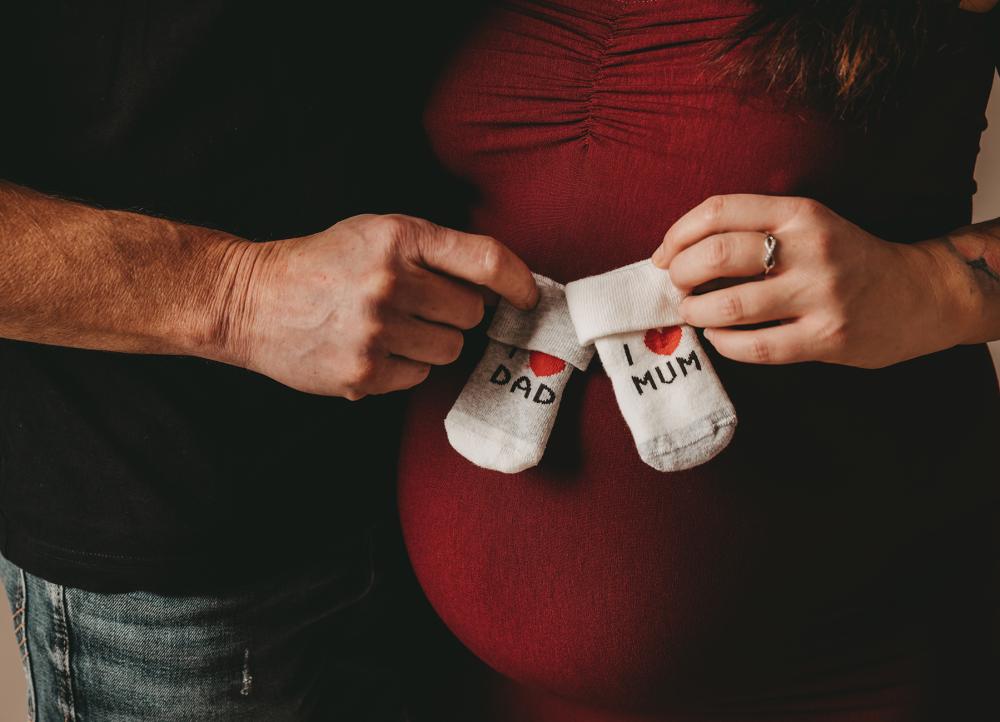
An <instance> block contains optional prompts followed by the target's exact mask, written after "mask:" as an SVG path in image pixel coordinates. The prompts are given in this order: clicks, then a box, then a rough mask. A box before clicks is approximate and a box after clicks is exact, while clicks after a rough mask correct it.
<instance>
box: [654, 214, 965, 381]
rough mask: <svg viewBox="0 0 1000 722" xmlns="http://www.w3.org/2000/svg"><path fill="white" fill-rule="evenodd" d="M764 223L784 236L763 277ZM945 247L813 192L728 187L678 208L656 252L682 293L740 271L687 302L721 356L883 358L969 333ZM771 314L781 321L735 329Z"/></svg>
mask: <svg viewBox="0 0 1000 722" xmlns="http://www.w3.org/2000/svg"><path fill="white" fill-rule="evenodd" d="M765 232H770V233H772V234H773V235H774V237H775V238H777V239H778V244H777V249H776V252H775V260H776V265H775V266H774V269H773V270H772V271H771V272H770V273H769V274H768V275H767V276H764V275H763V270H764V263H763V258H764V251H765V249H764V237H765ZM942 253H947V252H946V251H941V250H939V246H937V245H925V244H917V245H913V246H906V245H900V244H894V243H889V242H887V241H883V240H881V239H879V238H876V237H875V236H873V235H871V234H870V233H867V232H866V231H864V230H862V229H861V228H859V227H857V226H856V225H854V224H853V223H850V222H849V221H847V220H845V219H844V218H842V217H840V216H838V215H837V214H836V213H834V212H833V211H831V210H830V209H828V208H826V207H825V206H823V205H822V204H820V203H817V202H816V201H812V200H809V199H806V198H790V197H776V196H761V195H726V196H714V197H712V198H709V199H708V200H706V201H705V202H703V203H702V204H701V205H699V206H697V207H696V208H694V209H692V210H691V211H689V212H688V213H687V214H685V215H684V216H683V217H682V218H680V219H679V220H678V221H677V222H676V223H675V224H674V225H673V226H672V227H671V228H670V230H669V231H667V233H666V235H665V236H664V239H663V243H662V245H661V246H660V247H659V248H658V249H657V251H656V252H655V253H654V254H653V262H654V263H655V264H656V265H657V266H659V267H660V268H666V269H669V271H670V276H671V279H672V280H673V282H674V283H675V284H676V285H677V287H678V288H680V289H681V290H682V291H685V292H690V291H692V290H694V289H696V288H698V287H700V286H703V284H708V283H709V282H713V281H714V282H715V283H713V284H711V286H714V287H716V288H717V287H718V286H719V283H718V279H742V280H741V281H737V282H736V283H735V284H733V282H732V281H731V280H730V281H728V282H724V283H726V284H727V286H728V287H724V288H717V290H711V291H708V292H705V293H700V294H698V295H691V296H688V297H687V298H685V299H684V301H683V302H682V304H681V315H682V316H683V318H684V320H685V321H686V322H687V323H689V324H691V325H692V326H699V327H703V328H705V329H706V331H705V337H706V338H707V339H708V340H709V341H710V342H711V343H712V345H714V346H715V348H716V349H718V351H719V353H721V354H722V355H723V356H727V357H729V358H731V359H734V360H737V361H746V362H750V363H761V364H783V363H791V362H797V361H825V362H828V363H837V364H846V365H849V366H859V367H864V368H879V367H883V366H889V365H891V364H894V363H897V362H899V361H904V360H906V359H910V358H913V357H916V356H921V355H924V354H927V353H931V352H934V351H938V350H941V349H944V348H949V347H951V346H954V345H956V344H958V343H962V342H963V339H964V338H965V332H966V329H965V328H964V325H965V323H964V321H963V315H967V314H968V313H970V311H969V310H968V309H963V308H960V306H961V302H958V303H956V302H955V301H954V299H952V298H950V296H949V295H948V292H949V291H950V286H948V290H946V286H947V284H948V283H949V282H950V281H949V279H950V278H951V277H953V276H954V274H955V273H956V272H958V273H961V270H960V269H959V270H956V268H955V267H956V264H955V263H954V262H952V261H951V260H950V259H946V258H944V257H942ZM958 265H960V264H958ZM766 322H780V323H779V324H777V325H773V324H772V325H769V326H765V327H763V328H754V329H739V328H735V327H737V326H743V325H750V324H761V323H766Z"/></svg>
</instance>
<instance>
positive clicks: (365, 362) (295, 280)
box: [0, 182, 537, 399]
mask: <svg viewBox="0 0 1000 722" xmlns="http://www.w3.org/2000/svg"><path fill="white" fill-rule="evenodd" d="M0 254H2V257H3V258H4V263H3V264H2V265H0V337H4V338H10V339H17V340H23V341H32V342H36V343H45V344H56V345H62V346H71V347H77V348H89V349H101V350H108V351H122V352H128V353H157V354H183V355H191V356H201V357H203V358H208V359H212V360H216V361H222V362H224V363H229V364H233V365H238V366H243V367H246V368H250V369H252V370H254V371H257V372H259V373H262V374H264V375H266V376H270V377H271V378H273V379H276V380H277V381H280V382H282V383H284V384H286V385H288V386H291V387H293V388H296V389H300V390H302V391H307V392H310V393H316V394H323V395H330V396H343V397H346V398H349V399H359V398H362V397H363V396H366V395H368V394H374V393H384V392H388V391H393V390H396V389H403V388H408V387H411V386H413V385H415V384H418V383H420V382H421V381H422V380H423V379H424V378H426V376H427V373H428V371H429V369H430V367H431V365H434V364H446V363H450V362H451V361H453V360H454V359H455V358H457V357H458V354H459V351H460V350H461V347H462V333H461V331H462V330H464V329H468V328H472V327H473V326H475V325H476V324H477V323H479V321H480V319H481V318H482V316H483V304H484V297H486V298H489V299H492V298H494V296H493V294H494V293H495V294H499V295H500V296H503V297H505V298H507V299H508V300H509V301H510V302H511V303H512V304H514V305H515V306H518V307H520V308H530V307H532V306H533V305H534V304H535V303H536V301H537V289H536V288H535V282H534V278H533V277H532V275H531V272H530V271H529V270H528V268H527V266H526V265H525V264H524V263H523V262H522V261H521V260H520V259H519V258H517V257H516V256H515V255H514V254H513V253H512V252H511V251H510V250H509V249H507V248H506V247H505V246H503V245H502V244H500V243H499V242H497V241H496V240H495V239H493V238H489V237H487V236H477V235H472V234H466V233H460V232H458V231H453V230H451V229H447V228H442V227H440V226H436V225H434V224H433V223H430V222H428V221H424V220H420V219H417V218H410V217H407V216H395V215H387V216H374V215H362V216H355V217H353V218H348V219H346V220H344V221H341V222H340V223H337V224H336V225H334V226H332V227H331V228H328V229H327V230H325V231H322V232H320V233H317V234H314V235H310V236H305V237H301V238H291V239H286V240H279V241H272V242H269V243H250V242H249V241H245V240H243V239H240V238H236V237H234V236H231V235H228V234H225V233H221V232H219V231H214V230H210V229H206V228H199V227H195V226H189V225H184V224H179V223H174V222H171V221H167V220H163V219H158V218H152V217H149V216H143V215H140V214H135V213H123V212H118V211H104V210H98V209H94V208H89V207H87V206H84V205H80V204H78V203H71V202H68V201H64V200H60V199H56V198H50V197H47V196H44V195H41V194H39V193H35V192H33V191H30V190H28V189H25V188H21V187H18V186H15V185H12V184H9V183H3V182H0Z"/></svg>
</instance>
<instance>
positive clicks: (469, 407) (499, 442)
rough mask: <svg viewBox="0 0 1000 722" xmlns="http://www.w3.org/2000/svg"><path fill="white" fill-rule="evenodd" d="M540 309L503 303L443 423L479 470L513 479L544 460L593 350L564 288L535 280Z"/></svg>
mask: <svg viewBox="0 0 1000 722" xmlns="http://www.w3.org/2000/svg"><path fill="white" fill-rule="evenodd" d="M535 281H536V282H537V283H538V290H539V300H538V305H537V306H535V308H534V309H532V310H531V311H520V310H518V309H517V308H515V307H514V306H511V305H510V304H509V303H507V302H506V301H503V300H501V301H500V305H499V306H498V307H497V311H496V314H495V315H494V317H493V321H492V323H491V324H490V328H489V330H488V331H487V332H486V335H487V336H489V338H490V341H489V344H488V345H487V347H486V353H485V354H484V355H483V358H482V359H481V360H480V362H479V364H478V365H477V366H476V369H475V371H473V372H472V376H470V377H469V380H468V382H467V383H466V384H465V388H463V389H462V393H461V394H459V397H458V400H456V401H455V405H454V406H453V407H452V408H451V411H449V412H448V416H447V417H446V418H445V420H444V427H445V430H446V431H447V432H448V441H449V442H450V443H451V445H452V446H453V447H454V448H455V450H456V451H458V453H460V454H461V455H462V456H464V457H465V458H466V459H468V460H469V461H471V462H472V463H473V464H476V465H477V466H482V467H485V468H487V469H493V470H495V471H502V472H504V473H507V474H513V473H515V472H518V471H523V470H524V469H527V468H528V467H531V466H534V465H535V464H537V463H538V462H539V460H540V459H541V458H542V454H543V453H544V452H545V445H546V443H547V442H548V439H549V434H550V433H551V431H552V425H553V424H554V423H555V420H556V412H557V411H558V410H559V402H560V401H561V400H562V392H563V389H564V388H565V386H566V382H567V381H568V380H569V377H570V375H572V373H573V369H574V368H578V369H580V370H581V371H582V370H584V369H586V368H587V365H588V364H589V363H590V359H591V358H592V357H593V355H594V347H593V346H590V345H588V346H586V347H583V346H580V344H579V343H577V340H576V333H575V331H574V330H573V322H572V321H571V320H570V316H569V309H567V307H566V295H565V293H564V291H563V286H562V285H560V284H558V283H556V282H555V281H552V280H550V279H548V278H545V277H544V276H539V275H538V274H535Z"/></svg>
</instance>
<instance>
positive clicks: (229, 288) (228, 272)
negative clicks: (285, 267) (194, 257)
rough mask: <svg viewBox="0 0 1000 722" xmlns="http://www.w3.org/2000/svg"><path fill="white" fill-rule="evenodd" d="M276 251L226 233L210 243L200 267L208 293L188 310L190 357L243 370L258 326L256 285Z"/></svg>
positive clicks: (264, 274) (250, 356) (258, 303)
mask: <svg viewBox="0 0 1000 722" xmlns="http://www.w3.org/2000/svg"><path fill="white" fill-rule="evenodd" d="M274 246H275V244H274V243H253V242H250V241H246V240H244V239H241V238H237V237H233V236H227V235H224V234H214V237H212V238H211V239H209V240H208V243H207V245H206V248H205V255H204V258H203V259H202V261H201V263H200V264H199V265H201V264H203V266H202V268H203V269H204V270H205V271H206V272H207V275H208V278H207V281H208V283H209V289H210V292H209V294H208V297H207V298H206V299H205V300H204V302H202V303H197V304H196V305H195V307H194V308H192V310H191V314H190V318H191V319H192V325H191V326H190V329H191V333H190V334H189V335H188V338H187V343H188V344H190V350H189V351H188V353H189V354H190V355H193V356H200V357H203V358H208V359H211V360H214V361H221V362H223V363H227V364H230V365H233V366H240V367H243V368H246V367H249V366H250V365H251V363H252V359H253V350H254V346H255V333H254V331H255V329H256V328H257V326H258V324H259V323H260V322H261V319H260V315H261V313H260V312H261V304H260V298H261V289H260V286H261V285H262V284H263V283H264V282H265V281H264V279H265V277H266V276H267V275H268V270H267V267H268V264H269V258H270V256H272V255H273V252H274V250H275V248H274Z"/></svg>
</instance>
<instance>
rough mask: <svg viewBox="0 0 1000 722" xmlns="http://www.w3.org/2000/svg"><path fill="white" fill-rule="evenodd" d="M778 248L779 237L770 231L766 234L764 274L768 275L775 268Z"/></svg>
mask: <svg viewBox="0 0 1000 722" xmlns="http://www.w3.org/2000/svg"><path fill="white" fill-rule="evenodd" d="M777 249H778V239H777V238H775V237H774V236H772V235H771V234H770V233H765V234H764V275H765V276H766V275H767V274H769V273H770V272H771V269H773V268H774V264H775V263H776V261H775V260H774V252H775V251H776V250H777Z"/></svg>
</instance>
